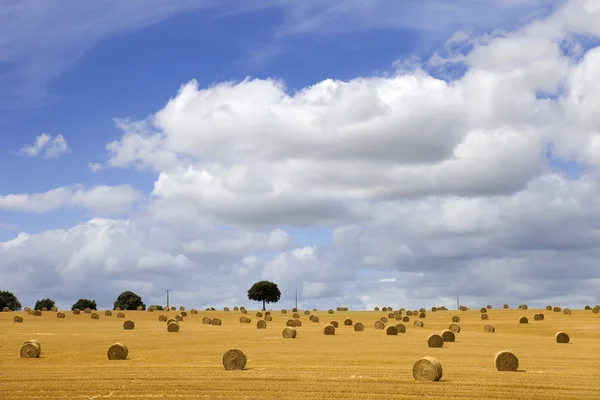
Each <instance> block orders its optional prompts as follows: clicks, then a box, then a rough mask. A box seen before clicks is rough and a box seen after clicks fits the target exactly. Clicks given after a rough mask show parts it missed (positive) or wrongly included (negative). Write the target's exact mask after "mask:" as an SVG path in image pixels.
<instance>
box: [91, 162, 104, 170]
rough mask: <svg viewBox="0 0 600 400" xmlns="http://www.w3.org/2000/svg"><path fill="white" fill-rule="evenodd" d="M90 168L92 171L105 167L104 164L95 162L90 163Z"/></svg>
mask: <svg viewBox="0 0 600 400" xmlns="http://www.w3.org/2000/svg"><path fill="white" fill-rule="evenodd" d="M88 168H89V169H90V170H91V171H92V172H98V171H100V170H101V169H102V168H103V166H102V164H99V163H96V162H95V163H88Z"/></svg>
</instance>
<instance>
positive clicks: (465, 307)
mask: <svg viewBox="0 0 600 400" xmlns="http://www.w3.org/2000/svg"><path fill="white" fill-rule="evenodd" d="M459 310H460V311H468V310H469V309H468V308H467V306H460V307H459Z"/></svg>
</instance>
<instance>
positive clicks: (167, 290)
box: [165, 289, 171, 309]
mask: <svg viewBox="0 0 600 400" xmlns="http://www.w3.org/2000/svg"><path fill="white" fill-rule="evenodd" d="M170 290H171V289H166V290H165V292H167V309H169V291H170Z"/></svg>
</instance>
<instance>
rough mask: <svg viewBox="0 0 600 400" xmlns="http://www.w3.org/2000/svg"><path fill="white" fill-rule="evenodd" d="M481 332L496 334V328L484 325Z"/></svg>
mask: <svg viewBox="0 0 600 400" xmlns="http://www.w3.org/2000/svg"><path fill="white" fill-rule="evenodd" d="M483 331H484V332H487V333H494V332H496V328H494V325H486V326H484V327H483Z"/></svg>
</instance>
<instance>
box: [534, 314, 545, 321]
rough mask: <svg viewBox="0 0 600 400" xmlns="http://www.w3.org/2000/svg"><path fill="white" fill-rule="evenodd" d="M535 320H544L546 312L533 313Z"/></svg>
mask: <svg viewBox="0 0 600 400" xmlns="http://www.w3.org/2000/svg"><path fill="white" fill-rule="evenodd" d="M533 320H534V321H543V320H544V314H542V313H537V314H534V315H533Z"/></svg>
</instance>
